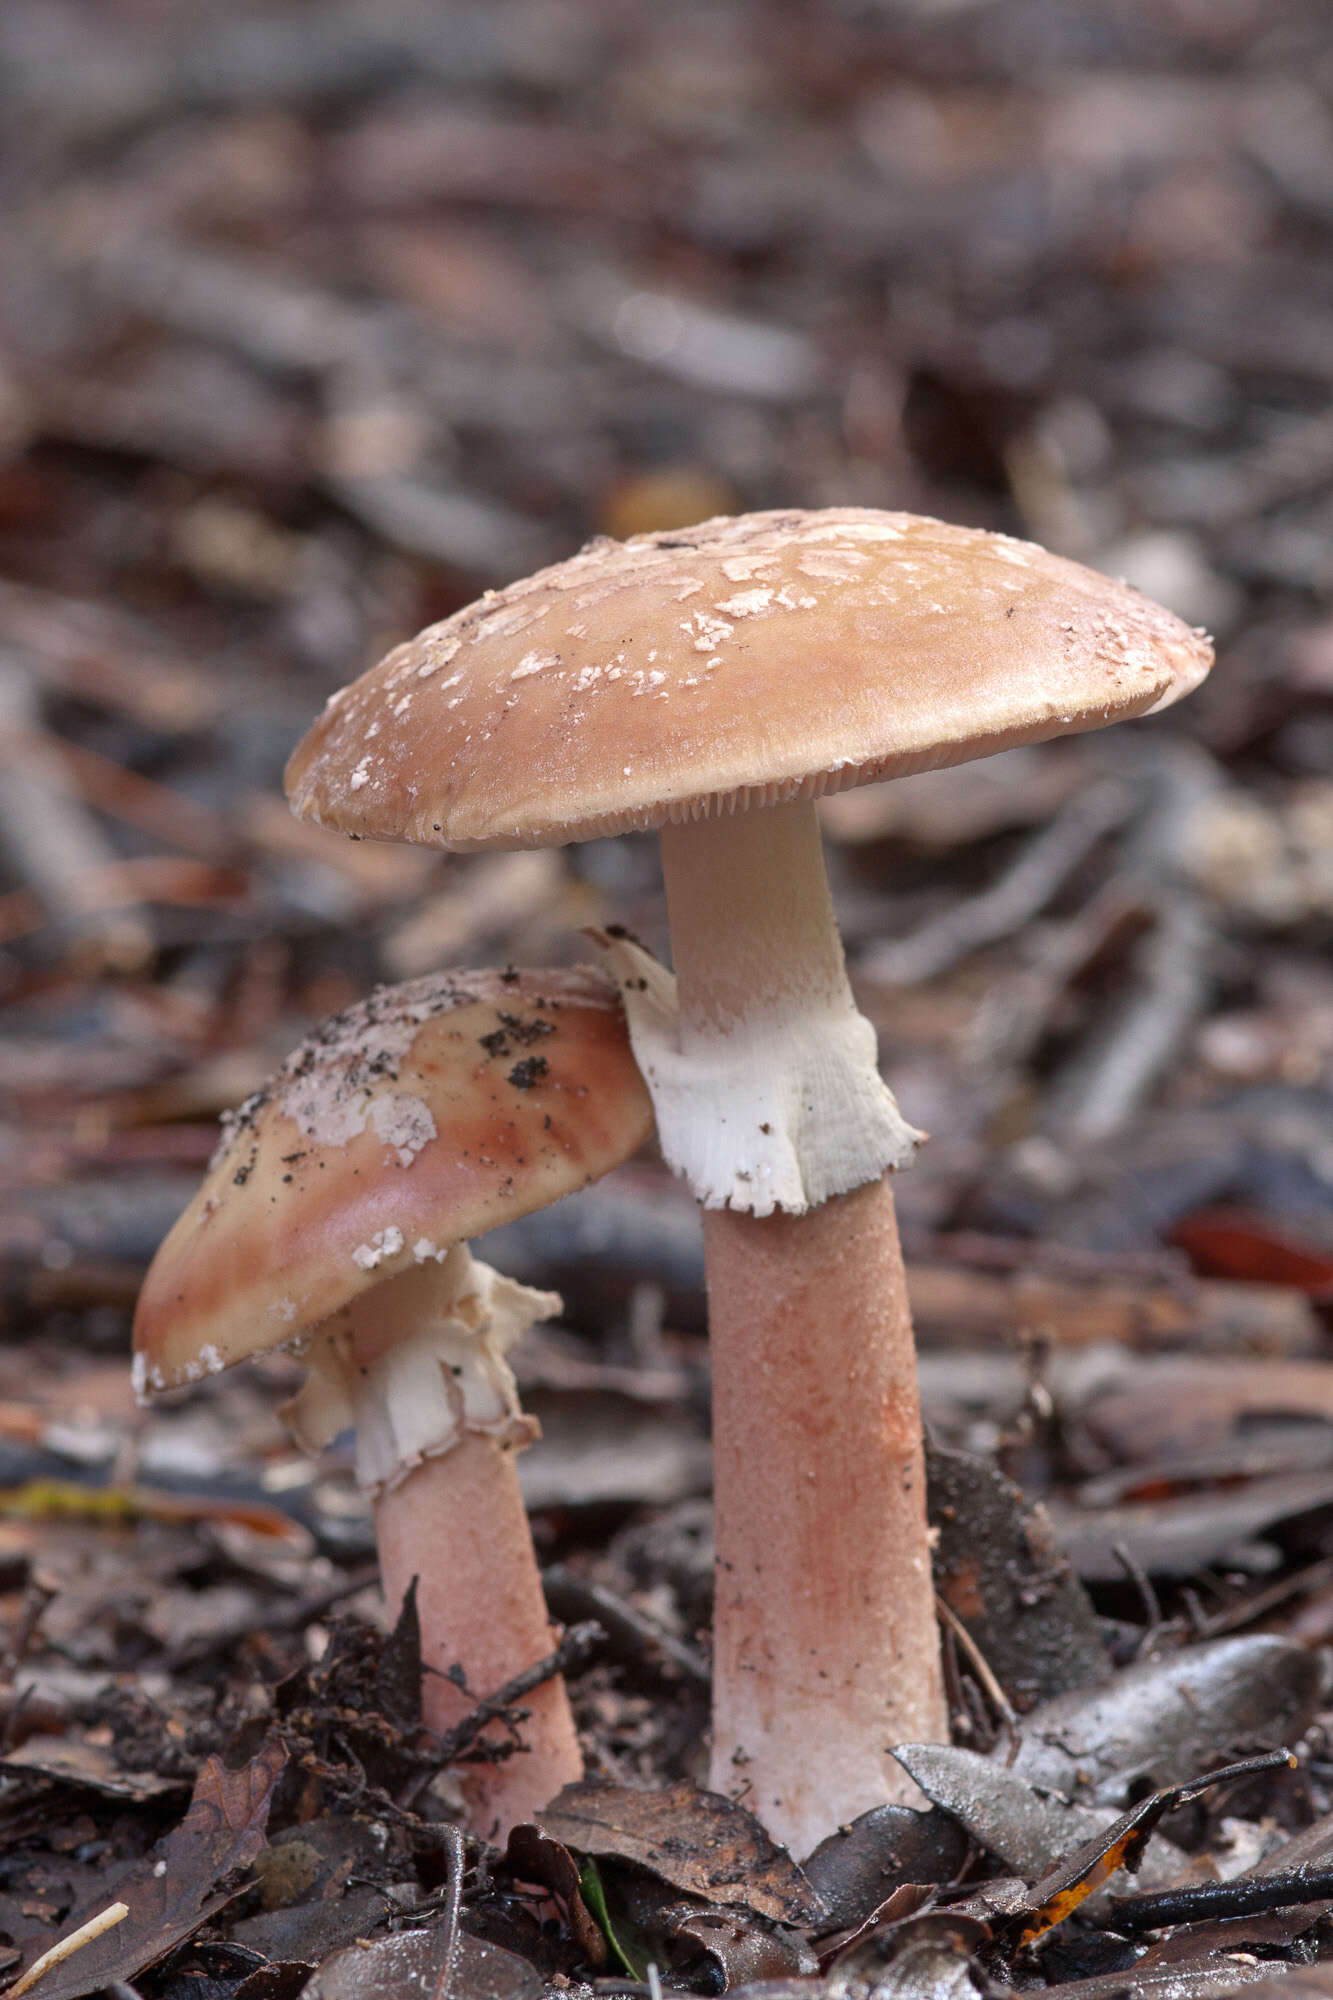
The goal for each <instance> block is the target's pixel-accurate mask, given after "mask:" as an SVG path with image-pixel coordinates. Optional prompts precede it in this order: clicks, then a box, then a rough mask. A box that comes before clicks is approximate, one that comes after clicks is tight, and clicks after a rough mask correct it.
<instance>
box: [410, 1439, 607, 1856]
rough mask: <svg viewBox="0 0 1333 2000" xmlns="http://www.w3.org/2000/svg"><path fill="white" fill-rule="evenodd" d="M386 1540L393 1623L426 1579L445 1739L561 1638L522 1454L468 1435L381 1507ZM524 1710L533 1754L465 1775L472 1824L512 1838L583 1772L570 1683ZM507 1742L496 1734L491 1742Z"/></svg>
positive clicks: (533, 1699)
mask: <svg viewBox="0 0 1333 2000" xmlns="http://www.w3.org/2000/svg"><path fill="white" fill-rule="evenodd" d="M375 1539H376V1542H377V1543H378V1546H379V1556H380V1571H381V1574H382V1576H383V1579H384V1594H385V1598H386V1601H387V1604H388V1609H389V1615H390V1617H391V1618H396V1617H397V1615H398V1612H399V1610H400V1608H401V1606H402V1601H403V1598H404V1596H405V1595H406V1593H407V1589H408V1586H409V1585H410V1583H411V1581H412V1578H413V1577H414V1576H416V1577H417V1579H418V1582H417V1613H418V1616H419V1618H420V1621H421V1664H422V1667H423V1668H424V1669H425V1676H424V1680H423V1684H422V1712H423V1717H424V1720H425V1723H426V1726H427V1728H429V1729H432V1730H434V1731H435V1732H436V1734H437V1735H444V1734H445V1733H446V1732H447V1731H448V1730H450V1729H452V1728H454V1726H455V1725H456V1724H457V1723H459V1722H461V1721H462V1719H463V1717H464V1716H465V1715H467V1714H468V1713H469V1712H470V1710H472V1709H473V1708H475V1706H476V1704H477V1702H478V1701H479V1700H480V1699H481V1698H482V1697H483V1696H486V1695H491V1694H494V1693H495V1691H496V1689H497V1688H500V1687H502V1686H503V1685H504V1684H505V1682H506V1681H509V1680H512V1679H513V1678H514V1676H515V1675H516V1674H518V1673H520V1672H521V1671H522V1670H523V1668H525V1667H530V1666H532V1665H533V1664H534V1663H535V1662H536V1661H537V1660H540V1659H541V1658H542V1657H543V1656H544V1655H545V1654H547V1653H549V1652H550V1651H551V1649H552V1647H553V1646H554V1644H555V1639H556V1635H555V1633H554V1632H553V1631H552V1629H551V1625H550V1621H549V1619H548V1617H547V1613H546V1601H545V1599H544V1597H543V1595H542V1585H541V1576H540V1574H539V1572H538V1569H537V1564H536V1560H535V1557H534V1555H533V1548H532V1532H531V1529H530V1528H529V1526H528V1518H527V1515H526V1513H525V1511H524V1507H523V1498H522V1495H521V1493H520V1492H519V1485H518V1472H517V1467H516V1465H515V1462H514V1451H513V1448H512V1446H510V1445H507V1444H502V1443H499V1442H497V1440H496V1439H494V1438H489V1437H478V1436H475V1435H467V1436H464V1437H462V1438H460V1439H459V1441H458V1443H457V1444H456V1445H454V1446H453V1447H452V1449H451V1450H449V1451H447V1452H445V1453H444V1454H443V1455H442V1456H441V1457H439V1458H427V1459H424V1460H423V1461H422V1463H421V1464H420V1465H419V1466H417V1468H416V1469H415V1471H413V1472H410V1473H409V1474H408V1475H407V1478H406V1479H405V1480H403V1482H402V1484H401V1485H399V1486H396V1487H394V1488H392V1490H391V1491H389V1492H388V1493H385V1494H383V1495H382V1496H381V1498H380V1499H379V1501H378V1502H377V1504H376V1508H375ZM426 1553H428V1556H429V1559H428V1560H423V1555H425V1554H426ZM453 1666H461V1667H462V1668H463V1670H464V1672H465V1674H466V1676H467V1691H466V1692H464V1690H463V1689H462V1688H460V1687H458V1686H457V1685H456V1684H455V1682H454V1681H452V1680H451V1679H450V1678H449V1669H450V1668H451V1667H453ZM523 1707H524V1709H525V1710H527V1711H528V1717H529V1719H528V1721H527V1722H525V1724H524V1725H523V1732H522V1737H523V1742H522V1748H520V1749H518V1750H516V1751H514V1752H513V1753H512V1754H511V1755H510V1756H508V1757H506V1758H505V1759H504V1760H503V1762H501V1763H496V1764H474V1765H472V1766H470V1767H468V1768H467V1769H466V1770H465V1772H464V1773H463V1777H462V1788H463V1793H464V1796H465V1797H466V1799H467V1802H468V1808H469V1818H470V1820H471V1822H472V1824H473V1825H474V1826H476V1827H477V1828H478V1829H479V1831H481V1832H482V1833H485V1834H487V1835H489V1836H490V1837H492V1838H494V1837H496V1836H497V1835H498V1837H499V1838H500V1839H501V1840H503V1839H504V1836H505V1834H506V1833H507V1832H508V1830H509V1828H510V1827H511V1826H514V1825H516V1824H517V1823H518V1822H519V1821H520V1820H526V1819H530V1818H531V1817H532V1815H533V1813H534V1812H535V1811H537V1810H538V1808H539V1807H541V1806H544V1805H546V1804H547V1803H548V1801H549V1800H550V1799H552V1798H553V1797H554V1796H555V1794H556V1793H557V1792H558V1791H559V1790H560V1788H561V1786H562V1785H568V1784H571V1783H573V1782H574V1781H575V1780H576V1779H578V1778H581V1777H582V1775H583V1760H582V1757H581V1755H580V1752H579V1746H578V1737H577V1736H576V1734H575V1730H574V1718H573V1716H572V1715H571V1713H570V1707H569V1696H568V1695H567V1693H566V1692H565V1684H564V1681H563V1680H562V1679H561V1678H560V1677H559V1675H556V1676H555V1677H554V1678H553V1679H551V1680H549V1681H546V1682H544V1683H543V1684H542V1686H541V1687H538V1688H534V1689H533V1691H532V1693H531V1694H529V1695H525V1696H524V1698H523ZM504 1737H505V1732H504V1731H503V1730H502V1729H500V1728H499V1727H498V1725H497V1726H493V1727H492V1728H490V1729H488V1730H487V1731H486V1735H485V1737H484V1738H483V1742H484V1741H486V1740H487V1739H491V1740H495V1739H499V1740H501V1741H503V1740H504Z"/></svg>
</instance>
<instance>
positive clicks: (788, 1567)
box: [703, 1181, 948, 1855]
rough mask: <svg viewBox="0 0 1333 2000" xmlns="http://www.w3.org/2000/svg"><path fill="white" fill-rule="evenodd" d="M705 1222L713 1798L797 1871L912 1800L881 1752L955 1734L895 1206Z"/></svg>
mask: <svg viewBox="0 0 1333 2000" xmlns="http://www.w3.org/2000/svg"><path fill="white" fill-rule="evenodd" d="M703 1220H704V1243H705V1249H706V1253H707V1259H708V1310H709V1323H710V1330H711V1339H710V1345H711V1349H712V1355H713V1435H714V1445H713V1451H714V1486H715V1493H716V1506H717V1607H716V1612H715V1620H714V1635H715V1636H714V1667H713V1672H714V1710H713V1770H712V1783H713V1785H714V1787H715V1789H717V1790H718V1791H724V1792H728V1793H730V1794H731V1795H732V1796H739V1797H740V1798H741V1799H742V1801H743V1803H744V1804H746V1805H747V1806H749V1808H750V1810H751V1811H752V1812H754V1813H756V1814H757V1815H758V1817H759V1818H760V1819H761V1820H762V1821H763V1822H764V1824H765V1826H767V1827H768V1828H769V1829H770V1831H771V1832H773V1833H774V1834H776V1835H777V1837H778V1838H779V1839H781V1840H783V1841H785V1842H786V1843H787V1845H788V1846H789V1847H790V1848H791V1850H792V1852H793V1853H794V1854H797V1855H803V1854H805V1853H807V1852H808V1851H809V1850H810V1848H811V1847H813V1846H814V1845H815V1844H816V1843H817V1842H818V1841H819V1840H821V1839H822V1838H823V1837H824V1835H825V1834H827V1833H830V1832H831V1831H832V1830H833V1828H834V1827H835V1826H837V1825H838V1824H840V1823H841V1822H843V1821H845V1820H848V1819H852V1818H854V1817H855V1816H856V1814H857V1813H861V1812H864V1811H866V1810H867V1809H868V1808H869V1807H870V1806H874V1805H880V1804H883V1803H885V1802H886V1801H892V1800H900V1801H904V1802H911V1803H918V1802H919V1794H918V1793H917V1791H916V1788H915V1786H914V1785H912V1783H911V1781H910V1780H909V1779H908V1778H907V1776H906V1774H905V1773H904V1772H903V1770H902V1769H901V1767H900V1766H899V1765H898V1764H897V1763H896V1762H895V1761H894V1759H893V1758H892V1757H891V1756H889V1754H888V1752H889V1747H890V1745H892V1744H894V1743H904V1742H938V1741H941V1740H947V1736H948V1721H947V1714H946V1711H945V1705H944V1697H943V1691H942V1686H941V1677H940V1664H939V1638H938V1633H937V1629H936V1624H935V1609H934V1595H933V1592H932V1588H931V1576H930V1560H929V1554H928V1544H927V1540H926V1506H925V1486H926V1482H925V1468H924V1464H923V1458H922V1442H921V1419H920V1412H919V1409H918V1403H917V1388H916V1359H915V1353H914V1350H913V1344H912V1323H911V1319H910V1317H909V1315H908V1308H907V1296H906V1288H905V1285H904V1280H903V1266H902V1257H901V1253H900V1251H899V1248H898V1232H897V1227H896V1224H895V1219H894V1213H893V1196H892V1194H891V1193H890V1191H889V1187H888V1183H887V1182H886V1181H881V1182H876V1183H873V1184H872V1185H870V1186H868V1187H863V1188H858V1189H857V1190H856V1191H855V1193H853V1194H847V1195H837V1196H835V1197H834V1198H833V1199H832V1200H831V1201H827V1202H825V1203H823V1205H822V1206H821V1207H819V1208H815V1209H811V1210H810V1212H809V1213H808V1214H806V1215H780V1214H779V1215H771V1216H766V1217H764V1218H762V1219H757V1218H755V1217H754V1216H746V1215H737V1214H734V1213H733V1212H732V1211H730V1210H728V1209H715V1210H710V1211H706V1212H705V1214H704V1219H703Z"/></svg>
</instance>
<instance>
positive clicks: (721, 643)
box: [287, 507, 1212, 849]
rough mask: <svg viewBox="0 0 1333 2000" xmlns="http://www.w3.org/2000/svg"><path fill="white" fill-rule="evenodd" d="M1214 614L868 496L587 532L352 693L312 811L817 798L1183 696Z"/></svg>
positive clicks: (553, 815)
mask: <svg viewBox="0 0 1333 2000" xmlns="http://www.w3.org/2000/svg"><path fill="white" fill-rule="evenodd" d="M1211 662H1212V651H1211V648H1210V646H1209V644H1208V641H1207V640H1206V638H1205V637H1204V636H1203V634H1201V633H1199V632H1195V631H1191V629H1190V628H1189V627H1188V626H1186V625H1183V624H1182V623H1181V621H1180V620H1179V619H1178V618H1176V617H1174V616H1173V615H1172V614H1171V613H1170V612H1168V611H1164V610H1162V608H1161V607H1160V606H1159V605H1156V604H1153V603H1152V602H1151V601H1150V600H1149V599H1148V598H1145V597H1142V596H1141V595H1140V594H1139V593H1138V592H1137V591H1136V590H1133V589H1131V588H1130V586H1129V585H1127V584H1124V583H1117V582H1114V581H1113V580H1112V579H1111V578H1109V577H1106V576H1102V575H1099V574H1098V573H1097V572H1096V571H1094V570H1090V569H1085V568H1084V567H1083V566H1082V564H1080V563H1074V562H1069V561H1067V560H1066V559H1065V558H1064V557H1062V556H1055V555H1050V554H1048V552H1047V551H1046V550H1044V549H1040V548H1038V547H1036V546H1035V544H1033V543H1031V542H1020V541H1015V540H1013V539H1012V538H1011V537H1010V536H1008V535H996V534H990V533H987V532H986V531H984V530H982V529H979V528H958V527H951V526H949V525H948V524H947V523H945V522H941V521H932V520H926V519H924V518H922V517H920V516H917V515H913V514H890V513H882V512H878V511H876V510H873V509H870V508H863V507H832V508H827V509H824V510H822V511H819V512H813V513H810V512H783V513H768V514H746V515H741V516H739V517H738V518H735V519H732V518H719V519H717V520H713V521H705V522H703V523H702V524H701V525H700V526H699V527H697V528H691V529H686V530H678V531H672V532H671V533H663V534H652V535H638V536H636V537H635V538H634V539H633V540H632V541H628V542H612V541H606V540H599V541H595V542H592V543H590V544H589V545H588V547H587V548H586V549H584V550H583V551H582V552H581V553H580V554H579V555H576V556H574V557H572V558H571V559H570V560H569V561H568V562H563V563H558V564H556V565H555V566H554V567H553V568H551V569H545V570H541V571H539V572H538V574H537V575H535V576H531V577H527V578H524V579H523V580H522V581H521V582H518V583H513V584H510V585H509V586H508V587H507V588H506V589H505V590H502V591H495V592H488V593H487V595H486V596H485V597H483V598H481V599H480V600H479V601H478V602H477V603H475V604H471V605H469V606H467V607H466V609H464V610H462V611H459V612H456V613H455V615H454V616H453V617H452V618H448V619H446V620H445V621H444V623H443V624H440V625H433V626H431V627H429V628H428V629H427V630H426V631H424V632H422V633H420V634H419V635H418V636H417V637H416V638H415V639H411V640H409V641H408V642H407V643H406V644H405V645H402V646H399V647H397V648H396V650H395V651H394V652H392V653H390V654H389V656H388V658H387V659H385V660H383V661H381V663H380V664H379V666H377V667H374V668H372V670H371V671H370V672H369V673H367V674H363V675H362V677H361V679H360V680H358V681H356V682H354V683H353V684H352V685H351V686H350V687H348V688H344V689H343V690H342V691H341V692H340V693H338V694H336V695H334V696H333V697H332V699H331V701H330V703H329V705H328V707H327V708H326V710H325V712H324V714H323V715H322V716H321V717H320V718H319V720H318V721H317V722H316V723H315V724H314V726H313V728H312V729H311V730H310V731H309V732H308V734H307V735H306V737H305V738H304V740H303V741H302V742H301V743H300V745H298V747H297V749H296V751H295V753H294V755H293V757H292V759H291V762H290V764H289V765H288V768H287V787H288V791H289V794H290V796H291V799H292V804H293V807H294V809H295V810H296V811H297V812H298V813H300V814H302V815H303V816H305V817H306V818H310V819H315V820H319V821H321V822H322V823H324V824H326V825H330V826H335V827H339V828H341V829H342V830H343V831H344V832H347V833H355V834H362V835H369V836H371V837H373V838H377V839H389V840H412V841H418V842H421V843H423V844H425V845H426V846H434V847H448V848H455V849H467V848H479V847H540V846H554V845H559V844H560V843H561V842H564V841H569V840H586V839H589V838H592V837H593V836H595V835H599V834H609V833H621V832H625V831H628V830H630V829H632V828H641V827H652V826H660V825H662V824H663V823H664V822H667V821H672V820H686V819H699V818H707V817H710V816H713V815H715V814H720V813H727V812H732V811H735V810H737V809H739V808H742V807H745V806H748V805H764V804H777V803H780V802H783V801H787V800H793V799H803V798H817V797H819V796H820V795H821V794H822V793H825V792H835V791H842V790H845V789H847V788H848V787H850V786H852V785H860V784H866V783H869V782H870V781H872V780H874V779H877V778H888V777H893V776H896V775H898V774H900V773H904V772H908V771H920V770H925V769H929V768H931V767H934V766H937V765H943V764H958V763H963V762H965V761H966V760H967V759H968V758H970V757H982V756H986V755H988V754H989V753H990V752H991V751H993V750H1002V749H1007V748H1008V747H1010V746H1011V745H1013V744H1018V743H1031V742H1035V741H1038V740H1040V739H1041V738H1043V737H1048V736H1058V735H1061V734H1064V733H1065V732H1067V731H1074V730H1081V729H1096V728H1099V727H1100V726H1101V725H1102V724H1103V723H1106V722H1115V721H1119V720H1121V719H1123V718H1127V717H1130V716H1135V715H1143V714H1145V713H1146V712H1147V711H1148V710H1149V709H1152V708H1155V707H1161V706H1165V705H1166V704H1167V703H1168V702H1171V701H1174V700H1176V699H1178V698H1179V697H1180V696H1181V695H1182V694H1187V693H1188V692H1189V691H1190V689H1191V688H1192V687H1194V686H1196V685H1197V683H1198V682H1199V681H1200V680H1202V678H1203V676H1204V675H1205V673H1206V672H1207V671H1208V668H1209V666H1210V665H1211Z"/></svg>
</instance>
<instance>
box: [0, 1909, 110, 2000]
mask: <svg viewBox="0 0 1333 2000" xmlns="http://www.w3.org/2000/svg"><path fill="white" fill-rule="evenodd" d="M129 1913H130V1906H129V1904H128V1903H109V1904H108V1905H107V1907H106V1909H104V1910H103V1911H101V1913H100V1914H99V1915H98V1916H95V1917H89V1919H88V1921H87V1923H86V1924H80V1925H79V1928H78V1929H77V1930H76V1931H71V1932H70V1934H69V1936H68V1937H63V1938H61V1939H60V1941H59V1942H58V1943H57V1944H53V1945H52V1946H51V1949H50V1950H49V1951H44V1952H43V1953H42V1955H41V1957H40V1958H35V1959H34V1960H33V1962H32V1964H31V1965H30V1966H29V1967H28V1969H27V1971H26V1972H25V1973H24V1974H23V1977H22V1978H21V1979H16V1980H15V1982H14V1984H13V1985H12V1986H11V1987H10V1988H9V1989H8V1991H7V1992H6V1993H4V1994H3V1996H0V2000H19V1995H20V1994H21V1993H26V1992H27V1991H28V1988H29V1987H30V1986H35V1985H36V1984H37V1981H38V1980H39V1979H42V1978H44V1977H45V1975H46V1974H47V1973H48V1972H49V1971H50V1970H51V1968H52V1966H53V1965H63V1964H64V1962H65V1960H66V1959H67V1958H73V1956H74V1954H75V1952H76V1951H82V1950H83V1947H84V1946H85V1945H86V1944H93V1943H95V1942H96V1940H97V1939H98V1938H100V1937H105V1935H106V1933H107V1932H108V1931H113V1930H114V1929H115V1928H116V1925H117V1924H123V1923H124V1921H125V1919H126V1917H127V1916H128V1915H129Z"/></svg>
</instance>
